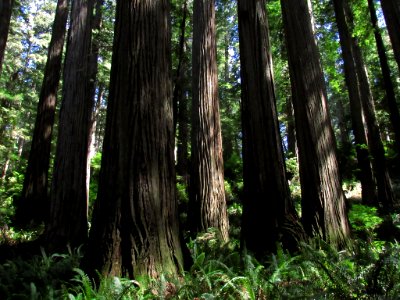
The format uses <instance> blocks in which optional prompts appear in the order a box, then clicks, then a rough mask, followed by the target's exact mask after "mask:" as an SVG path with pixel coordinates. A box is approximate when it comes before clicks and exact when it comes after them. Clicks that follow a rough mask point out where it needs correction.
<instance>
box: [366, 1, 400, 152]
mask: <svg viewBox="0 0 400 300" xmlns="http://www.w3.org/2000/svg"><path fill="white" fill-rule="evenodd" d="M368 7H369V12H370V16H371V23H372V26H373V28H374V35H375V41H376V47H377V49H378V55H379V63H380V65H381V70H382V78H383V84H384V87H385V91H386V98H385V101H386V103H387V105H386V107H387V109H388V113H389V116H390V123H391V126H392V129H393V132H394V142H395V143H394V144H395V150H396V152H397V153H398V155H399V160H400V114H399V108H398V106H397V102H396V96H395V92H394V86H393V82H392V78H391V71H390V67H389V63H388V58H387V55H386V50H385V45H384V43H383V39H382V35H381V33H380V29H379V26H378V18H377V16H376V10H375V4H374V1H373V0H368ZM399 17H400V15H399ZM399 24H400V23H399ZM398 30H400V27H399V28H398Z"/></svg>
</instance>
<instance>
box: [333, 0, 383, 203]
mask: <svg viewBox="0 0 400 300" xmlns="http://www.w3.org/2000/svg"><path fill="white" fill-rule="evenodd" d="M345 1H346V0H334V1H333V4H334V9H335V16H336V23H337V26H338V30H339V35H340V45H341V48H342V56H343V61H344V73H345V80H346V85H347V89H348V92H349V100H350V112H351V119H352V125H353V134H354V138H355V142H356V153H357V161H358V168H359V169H360V172H359V174H358V177H359V179H360V182H361V188H362V199H363V202H364V203H366V204H373V203H376V201H377V198H376V197H377V191H376V183H375V179H374V174H373V172H372V166H371V161H370V153H369V150H368V141H367V136H366V124H365V117H364V112H363V109H362V99H361V93H360V85H359V78H358V75H357V69H356V63H355V56H354V55H355V54H354V50H353V46H352V44H353V38H352V35H351V32H350V27H349V24H350V23H349V22H350V20H348V14H347V12H346V10H345V6H344V5H345Z"/></svg>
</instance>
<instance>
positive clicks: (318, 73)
mask: <svg viewBox="0 0 400 300" xmlns="http://www.w3.org/2000/svg"><path fill="white" fill-rule="evenodd" d="M281 7H282V14H283V23H284V28H285V33H286V43H287V49H288V58H289V69H290V80H291V84H292V94H293V99H292V100H293V108H294V113H295V123H296V137H297V143H298V152H299V169H300V181H301V191H302V222H303V226H304V229H305V230H306V232H307V233H308V234H309V235H315V234H316V235H319V236H320V237H322V238H323V239H325V240H327V241H328V242H330V243H331V244H333V245H336V246H342V245H344V244H346V243H347V239H348V237H349V231H350V230H349V224H348V219H347V214H346V205H345V196H344V193H343V190H342V187H341V181H340V175H339V167H338V161H337V156H336V143H335V137H334V134H333V130H332V125H331V120H330V116H329V112H328V107H327V102H326V88H325V83H324V76H323V72H322V68H321V64H320V58H319V52H318V48H317V44H316V41H315V38H314V32H313V25H312V21H311V18H312V12H311V7H310V2H309V1H307V0H281Z"/></svg>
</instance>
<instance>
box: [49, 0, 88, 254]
mask: <svg viewBox="0 0 400 300" xmlns="http://www.w3.org/2000/svg"><path fill="white" fill-rule="evenodd" d="M92 9H93V2H92V1H91V0H90V1H86V0H73V1H72V9H71V23H70V28H69V31H68V40H67V50H66V57H65V62H64V63H65V64H64V82H63V83H64V85H63V92H62V96H63V97H62V103H61V110H60V119H59V127H58V140H57V149H56V156H55V160H54V171H53V181H52V187H51V194H50V200H51V203H50V220H49V223H48V226H47V227H46V233H45V234H46V239H47V241H48V243H49V244H50V246H54V247H61V246H64V245H66V244H67V243H69V244H71V245H74V246H77V245H80V244H82V243H84V242H85V241H86V238H87V230H88V225H87V195H86V168H87V150H88V124H89V112H90V111H91V107H90V105H92V103H89V101H88V98H89V97H88V91H89V71H90V69H89V54H90V43H91V21H90V19H91V16H92Z"/></svg>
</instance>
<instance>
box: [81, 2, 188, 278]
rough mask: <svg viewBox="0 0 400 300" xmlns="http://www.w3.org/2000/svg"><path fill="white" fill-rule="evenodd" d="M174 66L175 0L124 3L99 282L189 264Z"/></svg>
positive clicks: (97, 215) (95, 260)
mask: <svg viewBox="0 0 400 300" xmlns="http://www.w3.org/2000/svg"><path fill="white" fill-rule="evenodd" d="M128 37H129V38H128ZM170 68H171V50H170V25H169V1H167V0H142V1H124V0H119V1H117V8H116V24H115V35H114V46H113V59H112V69H111V81H110V95H109V103H108V112H107V124H106V133H105V138H104V147H103V149H104V150H103V157H102V165H101V172H100V183H99V192H98V197H97V201H96V203H95V208H94V212H93V221H92V229H91V231H90V238H89V244H88V249H87V252H86V254H85V257H84V261H83V267H84V268H85V269H86V270H87V271H88V272H89V274H91V275H93V276H95V275H96V274H97V273H96V272H97V271H99V272H100V274H103V275H116V276H126V275H127V276H130V277H138V276H146V275H150V276H153V277H157V276H159V275H161V274H162V273H176V272H177V271H178V269H179V267H180V265H181V263H182V254H181V246H180V242H179V228H178V227H179V226H178V216H177V205H176V199H175V181H174V178H175V172H174V134H173V115H172V110H173V108H172V106H173V104H172V93H171V92H172V91H171V69H170Z"/></svg>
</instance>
